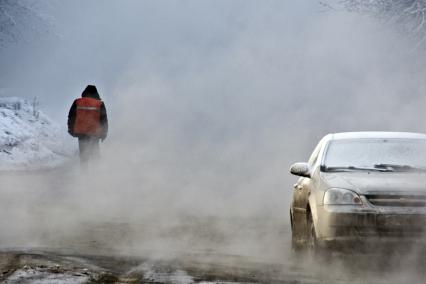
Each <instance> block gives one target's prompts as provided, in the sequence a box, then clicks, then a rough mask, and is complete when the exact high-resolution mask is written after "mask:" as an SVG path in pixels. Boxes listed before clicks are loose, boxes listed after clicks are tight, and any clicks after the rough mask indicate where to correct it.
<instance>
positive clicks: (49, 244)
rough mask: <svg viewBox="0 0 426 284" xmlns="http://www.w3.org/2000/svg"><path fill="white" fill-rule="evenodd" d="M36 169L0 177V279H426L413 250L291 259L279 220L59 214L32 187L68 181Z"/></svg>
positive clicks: (284, 224)
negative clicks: (118, 217) (106, 218)
mask: <svg viewBox="0 0 426 284" xmlns="http://www.w3.org/2000/svg"><path fill="white" fill-rule="evenodd" d="M59 173H60V172H59ZM40 175H46V172H39V173H37V172H32V173H2V174H0V178H1V179H2V184H3V186H2V187H1V190H2V202H1V207H0V211H1V216H2V218H1V219H0V221H1V228H2V229H1V230H0V280H1V282H2V283H20V284H22V283H41V284H45V283H425V280H424V279H425V277H426V272H425V271H424V267H426V266H425V257H424V255H425V254H424V251H420V250H417V249H412V250H407V251H393V250H389V251H384V253H381V254H378V253H369V254H365V253H357V249H356V248H354V250H353V251H352V252H351V253H341V252H333V253H332V254H329V255H327V256H311V255H296V254H294V253H293V252H292V251H291V249H290V239H291V237H290V236H291V235H290V228H289V225H288V222H287V216H284V217H283V218H280V216H276V218H265V217H264V216H262V217H256V218H254V217H250V218H248V217H247V218H244V217H229V218H226V217H223V216H220V217H218V216H197V215H190V216H188V215H183V216H175V218H173V219H171V218H170V217H169V216H168V217H167V218H159V219H155V220H153V219H152V218H148V219H146V218H145V219H144V218H140V219H135V218H133V219H132V220H131V221H129V220H122V219H121V220H111V219H108V220H104V219H99V218H97V217H96V216H95V217H96V218H88V219H84V220H81V219H75V218H65V217H63V216H66V215H67V214H68V215H69V216H72V215H73V214H76V211H75V208H72V206H71V205H70V204H67V203H61V204H59V206H58V205H57V206H55V205H54V204H51V203H50V202H51V200H52V199H51V198H50V199H49V201H46V199H44V198H43V196H45V195H46V192H44V193H40V191H43V190H46V191H47V192H48V191H52V190H53V191H52V192H49V196H61V195H63V193H62V192H61V190H60V188H61V184H62V183H63V181H64V178H66V177H61V175H60V174H59V176H58V172H55V171H52V172H49V173H48V175H50V176H55V178H54V179H48V180H47V181H46V179H45V178H41V177H40ZM21 177H22V178H21ZM28 182H30V184H32V185H34V187H35V188H33V189H27V188H23V187H26V186H28ZM5 185H6V186H5ZM40 185H42V186H40ZM64 206H65V209H64ZM67 206H68V207H69V208H68V207H67ZM52 208H54V209H52Z"/></svg>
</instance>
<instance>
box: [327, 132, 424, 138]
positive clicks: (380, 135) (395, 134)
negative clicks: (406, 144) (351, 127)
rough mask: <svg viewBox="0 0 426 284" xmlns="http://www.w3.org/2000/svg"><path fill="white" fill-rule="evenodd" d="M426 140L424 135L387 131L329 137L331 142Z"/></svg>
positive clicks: (337, 134) (345, 133) (338, 134)
mask: <svg viewBox="0 0 426 284" xmlns="http://www.w3.org/2000/svg"><path fill="white" fill-rule="evenodd" d="M364 138H371V139H375V138H376V139H392V138H400V139H426V134H424V133H414V132H386V131H361V132H341V133H332V134H330V135H329V139H330V140H342V139H364Z"/></svg>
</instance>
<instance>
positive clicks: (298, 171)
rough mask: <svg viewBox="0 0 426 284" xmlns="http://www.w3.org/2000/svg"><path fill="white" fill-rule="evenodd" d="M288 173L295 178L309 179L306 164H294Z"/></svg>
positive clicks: (309, 171) (309, 174) (309, 175)
mask: <svg viewBox="0 0 426 284" xmlns="http://www.w3.org/2000/svg"><path fill="white" fill-rule="evenodd" d="M290 173H291V174H293V175H295V176H301V177H308V178H310V177H311V170H310V168H309V165H308V163H295V164H293V165H292V166H291V167H290Z"/></svg>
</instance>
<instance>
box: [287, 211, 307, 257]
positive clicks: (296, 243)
mask: <svg viewBox="0 0 426 284" xmlns="http://www.w3.org/2000/svg"><path fill="white" fill-rule="evenodd" d="M290 225H291V251H292V252H295V253H299V252H301V251H303V250H304V248H305V247H304V246H303V244H301V241H300V237H297V234H296V230H295V228H294V222H293V215H292V214H291V210H290Z"/></svg>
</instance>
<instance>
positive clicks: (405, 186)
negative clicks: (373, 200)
mask: <svg viewBox="0 0 426 284" xmlns="http://www.w3.org/2000/svg"><path fill="white" fill-rule="evenodd" d="M321 175H322V180H323V182H324V183H325V184H324V186H325V187H327V188H331V187H338V188H346V189H351V190H354V191H357V192H358V193H361V194H367V193H373V192H404V193H408V192H413V193H417V192H422V193H425V194H426V174H425V173H407V172H404V173H395V172H385V173H376V172H347V173H346V172H339V173H322V174H321Z"/></svg>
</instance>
